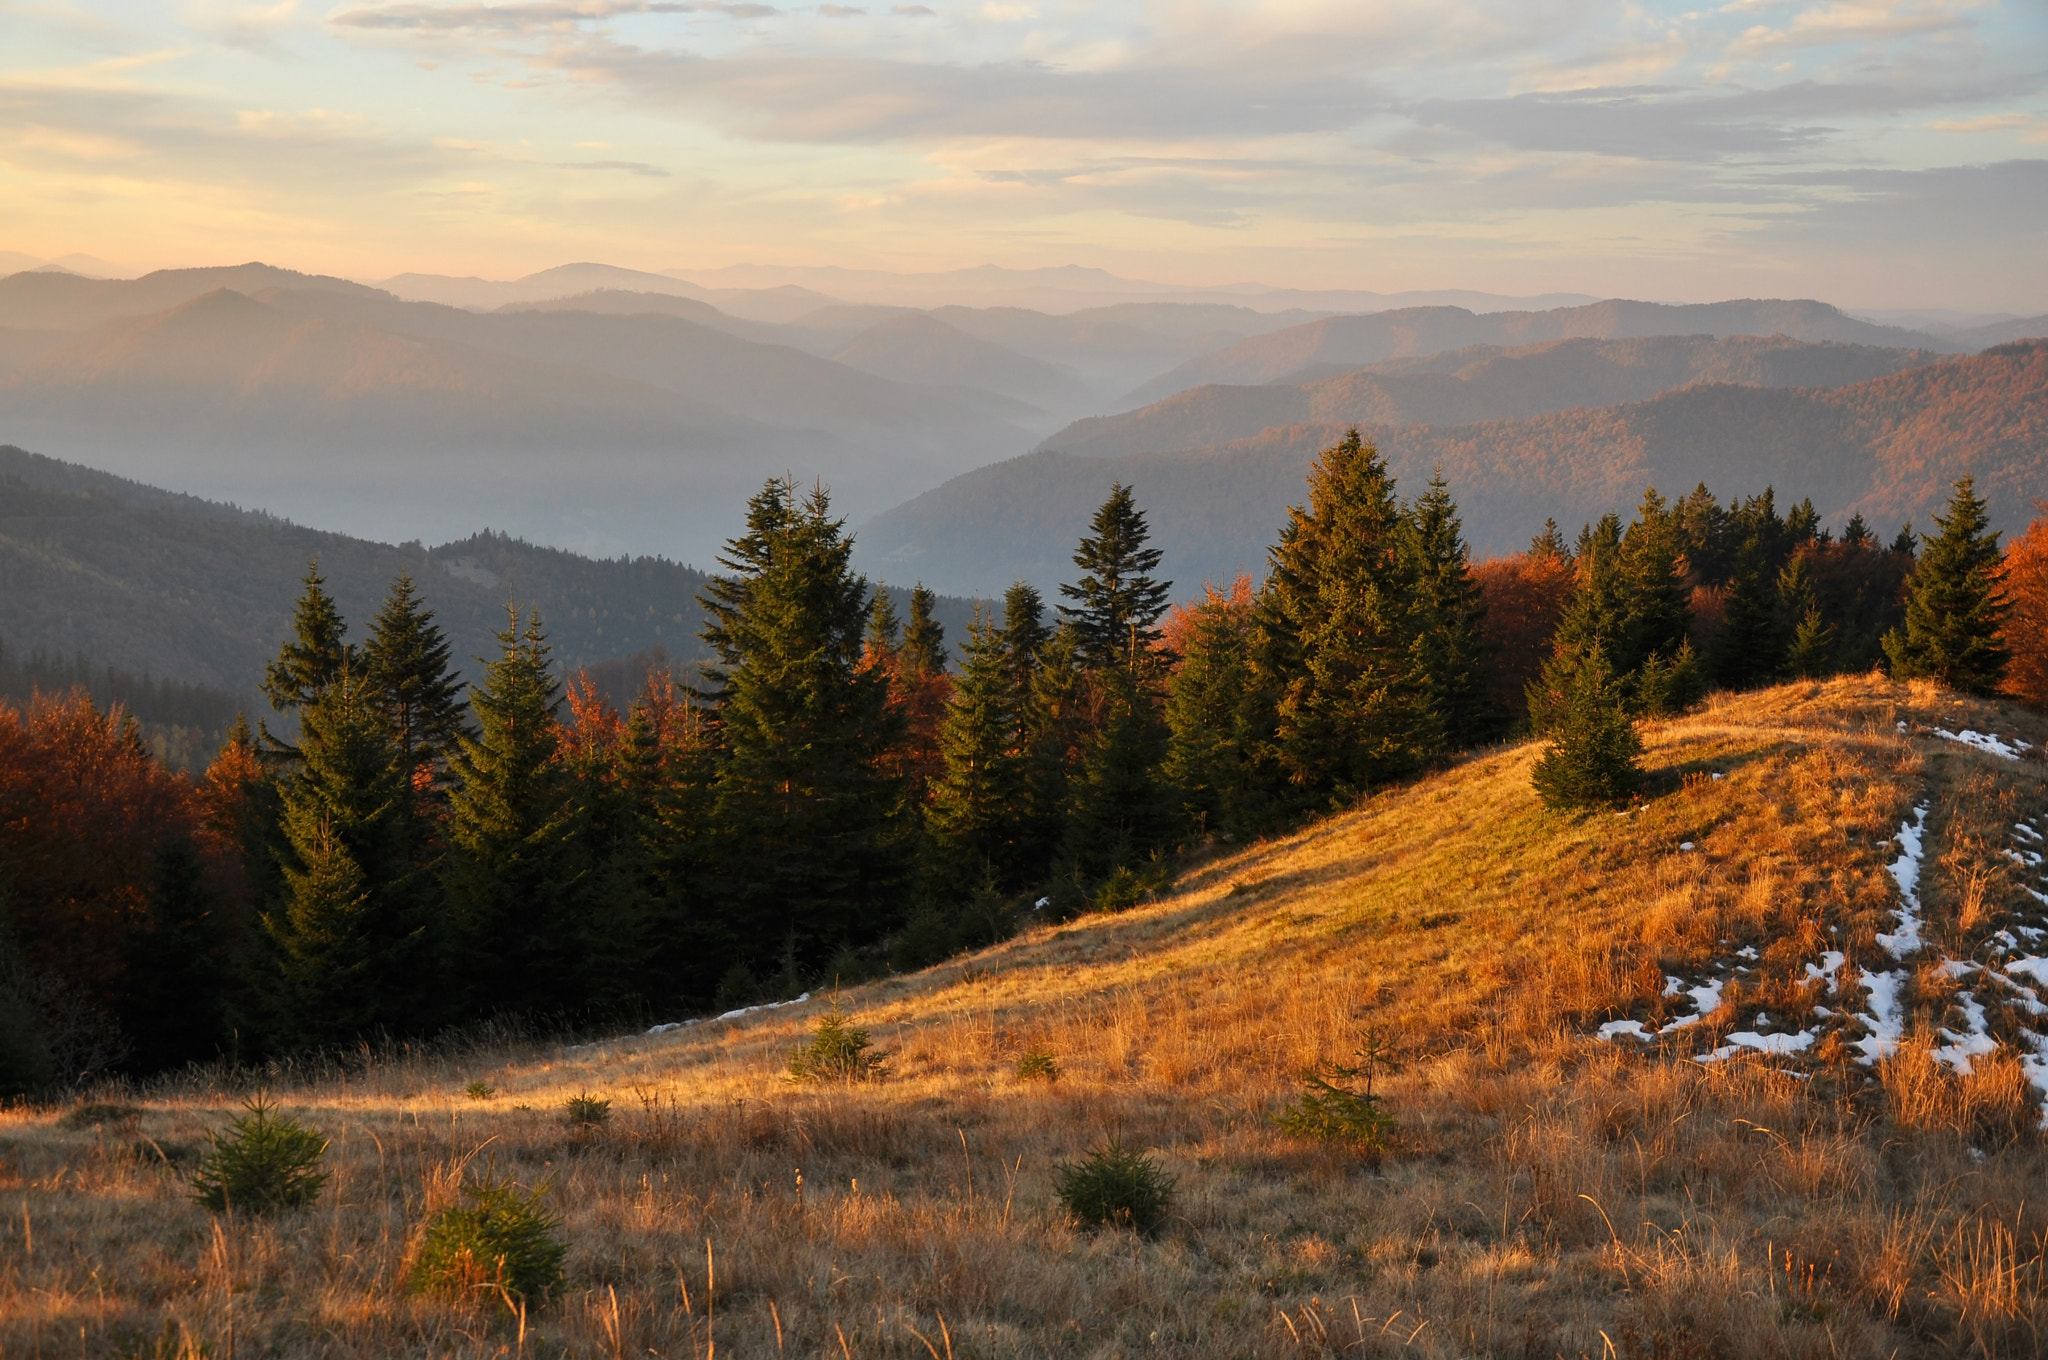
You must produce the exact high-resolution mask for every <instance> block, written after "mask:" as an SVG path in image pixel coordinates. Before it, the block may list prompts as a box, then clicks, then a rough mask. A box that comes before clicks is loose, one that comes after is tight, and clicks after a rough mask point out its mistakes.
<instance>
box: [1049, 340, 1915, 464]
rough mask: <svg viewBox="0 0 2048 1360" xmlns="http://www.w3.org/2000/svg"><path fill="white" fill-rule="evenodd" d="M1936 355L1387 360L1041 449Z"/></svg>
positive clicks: (1508, 411)
mask: <svg viewBox="0 0 2048 1360" xmlns="http://www.w3.org/2000/svg"><path fill="white" fill-rule="evenodd" d="M1935 357H1936V356H1935V355H1934V354H1933V353H1932V352H1930V351H1927V350H1905V349H1877V348H1874V347H1872V346H1868V345H1838V344H1805V343H1802V342H1800V341H1796V340H1787V339H1785V338H1784V337H1783V336H1777V337H1773V338H1771V339H1768V340H1760V339H1755V338H1752V337H1746V336H1745V337H1733V338H1729V339H1723V340H1716V339H1714V338H1713V337H1711V336H1704V335H1691V336H1657V337H1652V338H1648V339H1641V340H1551V341H1546V342H1544V343H1542V344H1538V345H1527V346H1521V347H1517V348H1513V349H1504V348H1501V347H1500V346H1496V345H1483V346H1476V347H1473V348H1470V349H1461V350H1454V351H1452V352H1450V353H1447V354H1438V355H1431V356H1427V357H1423V358H1413V359H1389V360H1385V361H1383V362H1381V363H1378V364H1374V365H1373V366H1371V367H1369V368H1364V369H1357V370H1353V371H1350V372H1345V373H1340V374H1336V375H1333V376H1329V377H1325V378H1322V379H1320V380H1317V381H1310V382H1304V383H1302V384H1300V385H1297V386H1280V385H1277V384H1274V385H1267V386H1258V387H1226V386H1221V385H1209V386H1203V387H1196V388H1192V389H1190V390H1188V391H1186V392H1181V393H1177V394H1176V395H1174V396H1171V397H1168V398H1167V399H1166V400H1164V401H1161V402H1156V403H1154V404H1153V405H1151V406H1147V407H1145V408H1143V409H1142V410H1138V411H1130V412H1126V413H1124V414H1122V415H1114V416H1095V417H1091V418H1090V419H1087V420H1080V421H1076V422H1075V423H1074V424H1072V425H1069V426H1068V427H1067V428H1066V429H1064V430H1061V431H1060V432H1059V433H1058V434H1055V435H1052V436H1050V437H1049V438H1047V439H1046V441H1045V442H1044V443H1043V444H1041V445H1039V448H1040V449H1041V450H1050V449H1057V450H1060V451H1061V452H1063V453H1078V454H1085V455H1089V456H1104V457H1107V456H1115V455H1118V454H1126V453H1167V452H1171V451H1173V450H1175V449H1194V448H1206V447H1210V446H1212V445H1217V444H1226V443H1230V442H1231V441H1233V440H1238V439H1249V438H1252V437H1253V436H1255V435H1257V434H1258V433H1259V432H1260V431H1262V430H1266V429H1270V428H1271V427H1273V426H1276V425H1300V424H1326V425H1327V424H1343V423H1346V422H1353V421H1355V422H1358V423H1361V424H1374V425H1400V424H1417V425H1465V424H1470V423H1472V422H1474V421H1481V420H1510V419H1516V418H1519V417H1523V416H1533V415H1541V414H1543V413H1545V412H1548V411H1564V410H1569V409H1571V408H1572V407H1574V406H1612V405H1615V404H1617V403H1620V402H1626V401H1645V400H1648V399H1649V398H1651V397H1654V396H1657V395H1658V394H1660V393H1663V392H1669V391H1671V390H1673V389H1674V388H1679V387H1686V386H1690V385H1692V384H1694V383H1735V384H1740V385H1742V386H1746V387H1840V386H1842V385H1844V384H1847V383H1853V382H1863V381H1866V380H1868V379H1870V378H1877V377H1883V376H1884V375H1885V374H1888V373H1896V372H1899V371H1900V370H1902V369H1906V368H1912V367H1914V366H1916V365H1919V364H1925V363H1930V362H1932V361H1933V360H1934V358H1935Z"/></svg>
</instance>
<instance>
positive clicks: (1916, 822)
mask: <svg viewBox="0 0 2048 1360" xmlns="http://www.w3.org/2000/svg"><path fill="white" fill-rule="evenodd" d="M1926 836H1927V804H1925V803H1922V804H1921V805H1920V806H1919V807H1916V808H1914V809H1913V820H1912V821H1910V822H1904V823H1901V824H1900V826H1899V857H1898V858H1897V859H1895V860H1893V861H1892V862H1891V865H1890V868H1891V875H1892V881H1893V882H1894V883H1897V884H1898V885H1899V911H1898V917H1899V928H1898V930H1897V931H1895V932H1894V933H1892V934H1890V935H1880V936H1878V937H1877V942H1878V943H1879V944H1881V945H1883V946H1884V947H1885V952H1886V953H1888V954H1890V955H1891V956H1892V957H1893V958H1895V959H1903V958H1905V957H1906V955H1908V954H1910V953H1912V952H1913V951H1914V950H1916V949H1918V948H1919V947H1920V858H1921V855H1922V853H1923V850H1924V847H1925V843H1926Z"/></svg>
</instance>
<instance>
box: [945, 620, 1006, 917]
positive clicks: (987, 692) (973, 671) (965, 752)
mask: <svg viewBox="0 0 2048 1360" xmlns="http://www.w3.org/2000/svg"><path fill="white" fill-rule="evenodd" d="M1021 698H1022V695H1021V694H1020V692H1019V689H1018V686H1017V684H1016V681H1015V679H1014V677H1013V675H1012V673H1011V669H1010V655H1009V650H1008V648H1007V646H1006V645H1005V639H1004V637H1003V635H1002V633H1001V631H999V630H998V629H997V628H996V627H995V626H994V625H993V624H992V623H990V622H988V621H985V620H984V619H983V618H982V615H981V611H980V610H979V609H977V610H976V611H975V615H974V622H973V623H972V624H970V625H969V626H968V630H967V648H966V651H965V653H964V654H963V656H962V658H961V669H960V678H959V680H958V682H957V683H956V684H955V685H954V686H953V695H952V699H951V701H950V702H949V703H948V704H947V706H946V723H945V726H944V727H943V728H942V729H941V730H940V734H939V749H940V752H941V753H942V754H943V755H944V757H945V762H946V766H945V773H944V774H943V775H942V776H941V777H940V778H939V779H938V780H937V781H936V782H935V783H934V785H933V788H932V803H931V811H930V813H929V815H928V816H927V818H926V822H927V825H928V827H929V828H930V832H931V836H932V841H933V844H934V848H935V850H936V852H937V855H938V858H939V860H940V861H941V864H942V868H943V870H944V871H945V872H946V873H948V875H949V876H950V877H952V879H953V880H954V882H955V883H956V885H958V886H961V887H963V888H964V887H965V886H967V885H969V884H973V883H979V882H982V881H986V880H993V881H995V882H997V883H999V884H1002V885H1004V886H1011V885H1014V884H1016V883H1017V882H1018V880H1019V874H1020V871H1021V870H1022V869H1023V868H1024V866H1023V865H1021V864H1020V863H1019V862H1018V854H1017V850H1018V835H1017V831H1018V827H1017V820H1018V811H1019V807H1018V803H1019V794H1020V792H1021V783H1022V774H1023V771H1022V768H1021V763H1020V759H1021V751H1020V750H1019V732H1020V723H1021V719H1022V714H1021V712H1020V709H1021V704H1020V700H1021Z"/></svg>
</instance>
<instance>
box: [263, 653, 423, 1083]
mask: <svg viewBox="0 0 2048 1360" xmlns="http://www.w3.org/2000/svg"><path fill="white" fill-rule="evenodd" d="M299 753H300V755H299V766H298V768H297V769H296V770H294V771H293V773H291V774H290V775H288V776H287V777H286V778H285V779H284V781H283V783H282V786H281V788H280V794H281V797H282V803H283V811H282V818H281V822H282V831H283V835H284V840H285V846H286V852H285V854H284V856H283V872H284V896H283V900H282V901H280V902H277V903H275V904H274V905H273V906H272V908H271V909H270V910H269V911H268V912H266V913H265V915H264V918H263V925H264V928H265V931H266V933H267V934H268V935H269V937H270V941H271V945H272V950H273V954H274V957H275V959H276V963H277V968H278V979H279V984H280V986H279V992H278V996H277V1002H278V1006H279V1021H280V1028H281V1029H282V1030H283V1031H284V1032H285V1033H287V1034H289V1035H291V1036H292V1037H294V1038H295V1039H297V1040H298V1041H299V1042H301V1043H312V1044H329V1043H337V1042H344V1041H346V1040H349V1039H351V1038H355V1037H357V1036H360V1035H363V1034H366V1033H368V1032H370V1031H371V1030H373V1029H377V1028H379V1027H383V1028H388V1029H392V1030H401V1031H402V1030H407V1029H411V1028H414V1027H416V1026H417V1025H418V1024H419V1023H420V1022H422V1021H423V1020H424V1019H425V1018H426V1017H425V1016H424V1015H423V1014H422V1011H423V1008H424V1004H425V998H424V996H423V991H424V985H425V983H426V981H427V979H426V978H425V977H424V976H423V975H422V972H421V969H422V967H423V964H424V962H425V960H424V959H423V957H422V948H423V945H424V942H425V928H424V923H423V922H422V921H421V919H420V914H419V911H418V907H417V900H416V894H415V880H414V875H413V869H412V865H411V863H410V860H409V856H408V854H407V828H406V820H407V816H408V811H409V806H408V804H409V799H408V795H407V788H406V780H405V776H404V773H403V771H402V770H401V769H400V768H399V761H398V752H397V750H396V748H395V747H394V746H393V745H392V743H391V739H390V737H389V736H388V735H387V733H386V731H385V728H384V722H383V715H382V714H381V713H380V712H379V711H378V703H377V696H376V694H375V693H374V692H373V691H372V690H371V689H370V687H369V685H368V684H367V683H366V682H364V681H363V680H362V679H360V678H359V677H357V676H356V675H354V674H352V673H351V672H350V671H348V670H347V669H344V670H343V671H342V672H341V673H340V674H339V675H338V676H336V677H335V679H334V680H333V682H332V683H330V684H329V685H328V686H327V687H326V688H325V689H324V690H322V691H321V692H320V694H319V695H318V696H317V697H316V698H315V699H314V700H313V701H312V702H311V703H309V704H307V705H306V706H305V708H304V709H302V710H301V712H300V735H299Z"/></svg>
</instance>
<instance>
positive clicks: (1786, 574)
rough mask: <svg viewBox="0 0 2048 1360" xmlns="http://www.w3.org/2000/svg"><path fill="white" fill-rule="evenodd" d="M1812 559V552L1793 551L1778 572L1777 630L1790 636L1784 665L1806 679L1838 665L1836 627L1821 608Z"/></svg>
mask: <svg viewBox="0 0 2048 1360" xmlns="http://www.w3.org/2000/svg"><path fill="white" fill-rule="evenodd" d="M1824 550H1825V549H1823V551H1824ZM1813 560H1814V554H1813V553H1812V552H1799V553H1794V554H1793V555H1792V559H1791V561H1789V562H1787V563H1786V564H1785V569H1784V570H1783V571H1781V572H1779V573H1778V631H1779V634H1780V636H1782V637H1784V638H1786V639H1788V641H1787V645H1786V650H1785V667H1784V669H1785V673H1786V674H1787V675H1791V676H1797V677H1799V678H1800V679H1804V680H1817V679H1819V678H1820V677H1821V676H1824V675H1828V674H1831V673H1832V672H1833V671H1834V669H1835V667H1834V648H1835V634H1836V629H1835V625H1834V624H1832V623H1830V622H1829V621H1828V619H1827V617H1826V615H1825V614H1824V613H1823V612H1822V610H1821V603H1820V591H1819V589H1818V587H1816V586H1815V584H1814V579H1813Z"/></svg>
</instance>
